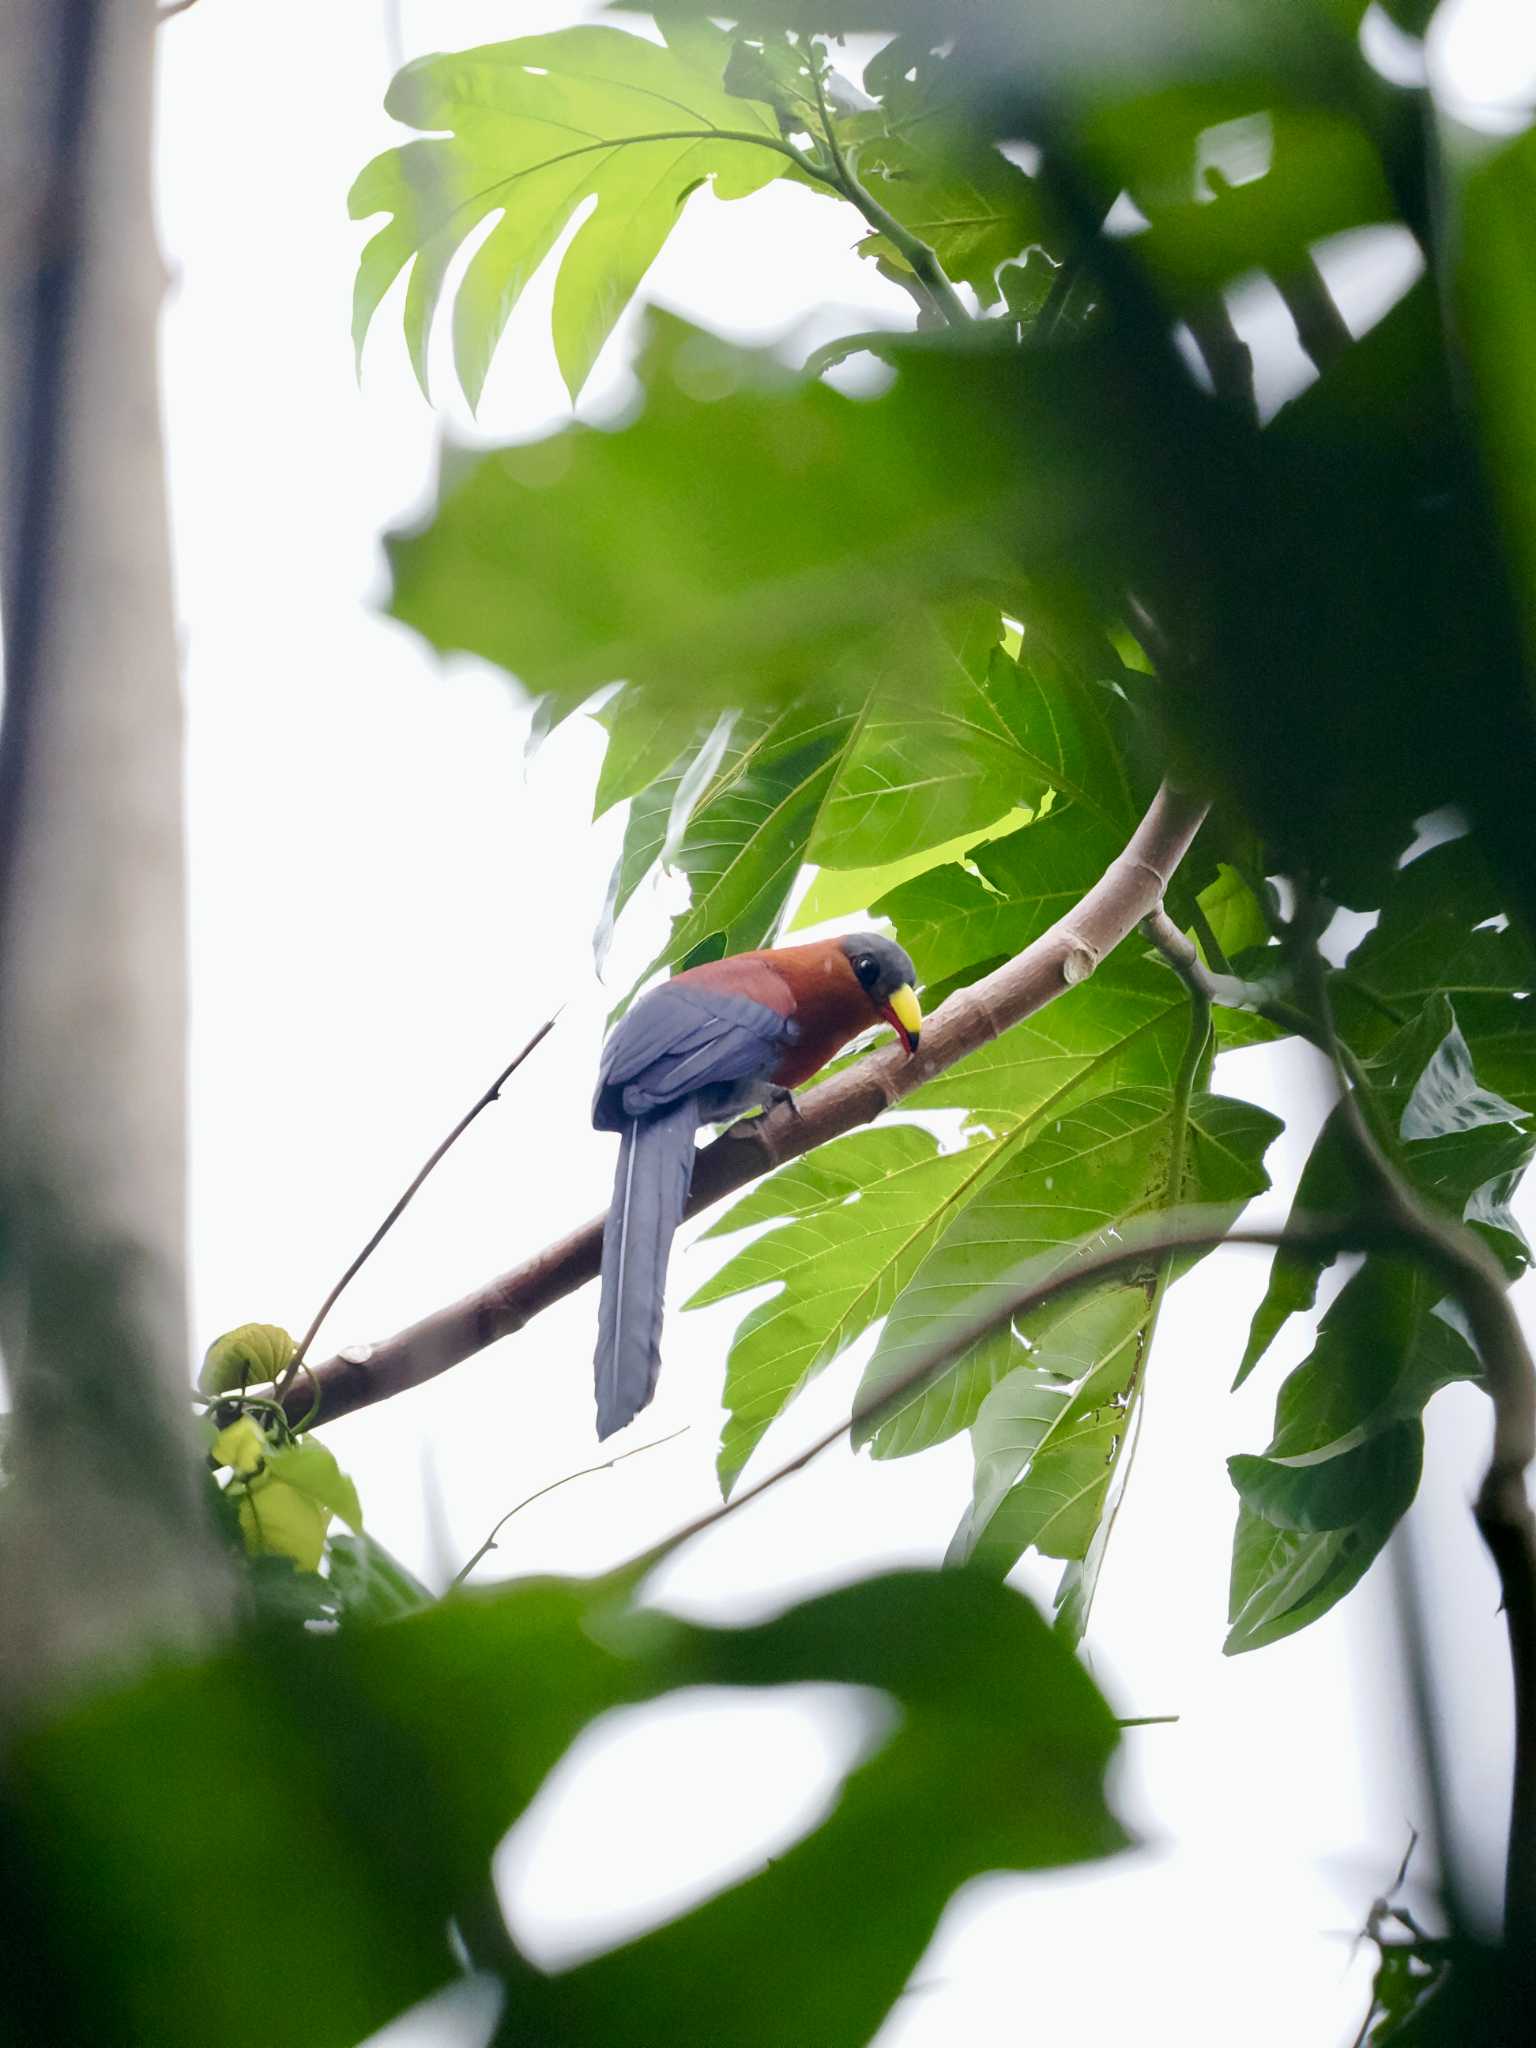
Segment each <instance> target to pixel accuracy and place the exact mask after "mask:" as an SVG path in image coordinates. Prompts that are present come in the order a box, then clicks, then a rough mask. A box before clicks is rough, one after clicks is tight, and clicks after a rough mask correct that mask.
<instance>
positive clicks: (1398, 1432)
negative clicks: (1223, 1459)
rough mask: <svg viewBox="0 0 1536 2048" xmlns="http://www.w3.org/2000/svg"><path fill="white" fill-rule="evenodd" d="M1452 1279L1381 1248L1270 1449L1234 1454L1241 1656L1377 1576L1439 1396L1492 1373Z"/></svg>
mask: <svg viewBox="0 0 1536 2048" xmlns="http://www.w3.org/2000/svg"><path fill="white" fill-rule="evenodd" d="M1439 1292H1440V1283H1439V1282H1438V1280H1436V1279H1434V1278H1432V1277H1431V1276H1430V1275H1428V1274H1426V1273H1425V1272H1424V1270H1423V1269H1422V1267H1420V1266H1417V1265H1413V1264H1408V1263H1405V1262H1402V1261H1394V1260H1388V1259H1383V1258H1379V1257H1375V1256H1373V1257H1370V1258H1368V1259H1367V1260H1366V1262H1365V1264H1364V1265H1363V1266H1362V1267H1361V1268H1360V1270H1359V1272H1358V1273H1356V1274H1354V1275H1353V1276H1352V1277H1351V1279H1350V1280H1349V1281H1347V1282H1346V1284H1345V1286H1344V1287H1343V1289H1342V1290H1341V1291H1340V1293H1339V1296H1338V1298H1337V1300H1335V1301H1334V1302H1333V1303H1332V1304H1331V1305H1330V1306H1329V1308H1328V1310H1327V1311H1326V1313H1325V1314H1324V1316H1323V1318H1322V1320H1321V1322H1320V1323H1319V1325H1318V1332H1317V1341H1316V1343H1315V1345H1314V1346H1313V1349H1312V1351H1311V1353H1310V1354H1309V1356H1308V1357H1307V1358H1306V1359H1305V1360H1304V1361H1303V1363H1302V1364H1301V1365H1299V1366H1297V1367H1296V1369H1295V1371H1294V1372H1292V1373H1291V1374H1289V1375H1288V1377H1287V1378H1286V1380H1285V1382H1284V1384H1283V1385H1282V1387H1281V1389H1280V1395H1279V1399H1278V1401H1277V1403H1276V1409H1275V1431H1274V1436H1273V1438H1272V1440H1271V1442H1270V1444H1269V1447H1268V1449H1267V1450H1266V1451H1265V1453H1264V1455H1263V1456H1262V1457H1249V1456H1240V1457H1237V1458H1233V1459H1231V1460H1229V1461H1228V1464H1229V1470H1230V1471H1231V1474H1232V1481H1233V1484H1234V1486H1235V1487H1236V1488H1237V1491H1238V1494H1239V1496H1240V1500H1241V1506H1240V1508H1239V1511H1238V1525H1237V1535H1236V1538H1235V1541H1234V1545H1233V1554H1232V1584H1231V1599H1230V1620H1231V1623H1232V1628H1231V1633H1230V1634H1229V1636H1228V1639H1227V1645H1226V1647H1227V1650H1228V1653H1229V1654H1232V1653H1235V1652H1237V1651H1240V1650H1249V1649H1257V1648H1259V1647H1260V1646H1261V1645H1263V1644H1265V1643H1271V1642H1276V1641H1278V1640H1279V1639H1280V1637H1282V1636H1285V1635H1290V1634H1292V1633H1293V1632H1294V1631H1295V1630H1297V1629H1299V1628H1303V1627H1305V1626H1306V1624H1307V1623H1308V1622H1310V1621H1315V1620H1316V1619H1317V1617H1318V1616H1319V1615H1321V1614H1324V1613H1326V1612H1327V1611H1328V1609H1329V1608H1330V1607H1332V1606H1333V1605H1334V1604H1335V1602H1337V1601H1338V1600H1340V1599H1342V1598H1343V1596H1344V1594H1345V1593H1347V1592H1348V1591H1349V1590H1350V1589H1351V1587H1353V1586H1354V1585H1355V1584H1356V1583H1357V1582H1358V1581H1359V1580H1360V1579H1361V1578H1362V1577H1363V1576H1364V1574H1365V1572H1366V1571H1367V1569H1368V1568H1369V1566H1370V1564H1371V1563H1372V1561H1373V1559H1374V1558H1375V1557H1376V1555H1377V1554H1378V1552H1379V1551H1380V1549H1381V1547H1382V1545H1383V1544H1384V1543H1385V1542H1386V1540H1387V1537H1388V1536H1389V1535H1390V1534H1391V1532H1392V1529H1393V1527H1394V1526H1395V1524H1396V1522H1397V1520H1398V1518H1399V1516H1400V1515H1401V1514H1402V1513H1403V1512H1404V1511H1405V1510H1406V1508H1407V1507H1408V1505H1409V1503H1410V1502H1411V1501H1412V1499H1413V1495H1414V1492H1415V1490H1416V1488H1417V1485H1418V1471H1419V1461H1420V1457H1421V1454H1422V1442H1423V1432H1422V1428H1421V1424H1420V1417H1421V1415H1422V1413H1423V1410H1424V1407H1425V1404H1426V1403H1427V1402H1428V1401H1429V1399H1430V1398H1431V1396H1432V1395H1434V1394H1435V1393H1436V1392H1437V1391H1438V1390H1439V1389H1440V1388H1441V1387H1443V1386H1448V1385H1450V1384H1451V1383H1452V1382H1453V1381H1455V1380H1459V1379H1473V1378H1476V1377H1477V1374H1478V1364H1477V1359H1476V1355H1475V1354H1474V1352H1473V1351H1472V1349H1471V1346H1470V1345H1469V1344H1468V1343H1467V1341H1466V1339H1465V1337H1464V1336H1463V1334H1462V1333H1461V1331H1460V1329H1459V1328H1458V1327H1457V1324H1456V1321H1455V1319H1454V1318H1453V1317H1451V1316H1449V1315H1447V1314H1445V1313H1443V1312H1437V1308H1436V1297H1437V1296H1438V1294H1439Z"/></svg>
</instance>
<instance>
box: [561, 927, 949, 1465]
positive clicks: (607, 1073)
mask: <svg viewBox="0 0 1536 2048" xmlns="http://www.w3.org/2000/svg"><path fill="white" fill-rule="evenodd" d="M916 982H917V973H916V969H915V968H914V967H913V965H912V962H911V959H910V958H909V957H908V955H907V954H906V953H904V952H903V951H902V949H901V947H900V946H898V945H897V944H896V943H895V941H894V940H892V939H888V938H884V937H882V936H881V935H880V934H879V933H877V932H854V933H852V934H849V935H846V936H843V937H840V938H832V939H818V940H816V941H814V942H813V943H812V944H810V945H805V946H777V947H772V948H765V949H763V950H761V951H758V952H752V953H736V954H732V955H730V956H729V957H728V958H726V959H724V960H710V961H706V962H704V963H703V964H702V965H700V966H698V967H689V968H685V969H684V970H683V972H682V973H681V974H675V975H673V977H672V978H671V980H670V981H666V982H663V983H662V984H661V985H660V986H659V987H657V988H654V989H651V990H650V991H649V992H648V993H647V994H645V995H643V996H641V998H640V999H639V1001H638V1002H637V1003H635V1004H634V1006H633V1007H632V1008H631V1009H630V1010H628V1011H627V1012H626V1013H625V1015H624V1016H623V1017H622V1018H621V1019H620V1020H619V1022H618V1023H617V1024H616V1025H615V1026H614V1028H613V1030H612V1031H611V1032H610V1033H609V1034H608V1038H607V1040H606V1042H605V1043H604V1046H603V1051H602V1058H601V1061H600V1063H599V1067H598V1077H597V1092H596V1094H595V1096H594V1097H593V1102H592V1122H593V1125H594V1127H595V1128H596V1129H597V1130H600V1131H618V1132H619V1133H620V1134H621V1142H620V1145H619V1161H618V1170H617V1172H616V1173H615V1175H614V1183H613V1200H612V1202H611V1203H610V1204H609V1208H608V1214H607V1217H606V1219H605V1221H604V1224H603V1261H602V1297H601V1301H600V1304H599V1307H598V1320H597V1350H596V1353H595V1354H594V1365H595V1368H596V1381H597V1434H598V1437H599V1438H600V1439H601V1438H603V1437H608V1436H612V1435H613V1433H614V1431H615V1430H620V1429H622V1428H623V1427H624V1426H625V1424H626V1423H628V1422H631V1421H633V1419H634V1418H635V1416H636V1415H638V1414H639V1412H640V1410H641V1409H642V1408H644V1407H645V1406H646V1404H647V1403H648V1402H649V1400H650V1398H651V1396H652V1395H653V1394H654V1393H655V1391H656V1374H657V1370H658V1368H659V1365H660V1361H661V1311H662V1295H663V1291H664V1289H665V1286H666V1278H667V1257H668V1254H669V1252H670V1250H671V1248H672V1239H673V1236H674V1235H675V1233H676V1231H677V1227H678V1225H679V1224H680V1223H681V1222H682V1220H683V1210H684V1207H685V1206H686V1204H687V1200H688V1189H689V1185H690V1183H691V1182H692V1179H693V1162H694V1157H695V1152H694V1138H695V1135H696V1134H697V1132H698V1129H699V1126H700V1125H701V1124H704V1123H718V1122H723V1121H724V1120H725V1119H727V1118H729V1117H734V1116H739V1115H740V1114H741V1112H742V1111H743V1110H747V1109H753V1108H759V1107H762V1108H768V1107H772V1106H773V1105H774V1104H776V1103H779V1102H783V1101H785V1100H788V1101H790V1102H793V1090H794V1088H795V1087H796V1085H797V1084H798V1083H799V1082H801V1081H807V1080H809V1079H810V1077H811V1075H812V1074H816V1073H819V1072H820V1071H821V1069H822V1068H823V1067H824V1066H825V1065H826V1063H827V1061H828V1060H829V1059H831V1058H832V1056H833V1055H834V1054H835V1053H837V1052H839V1051H840V1050H841V1049H842V1047H843V1046H845V1045H846V1044H847V1043H848V1041H849V1039H851V1038H854V1037H856V1036H857V1034H858V1033H859V1032H860V1031H862V1030H864V1029H865V1028H866V1027H867V1026H868V1025H870V1024H872V1023H875V1022H877V1021H878V1020H880V1019H882V1018H883V1019H884V1020H885V1021H886V1022H887V1023H889V1024H891V1025H892V1026H893V1027H894V1028H895V1030H896V1032H897V1034H898V1036H899V1037H900V1039H901V1041H902V1043H903V1044H904V1045H905V1047H906V1050H907V1055H908V1057H909V1058H910V1057H911V1056H912V1054H913V1053H915V1052H916V1051H917V1047H918V1039H919V1036H920V1034H921V1032H922V1026H923V1013H922V1010H921V1008H920V1007H919V1004H918V1000H917V992H916Z"/></svg>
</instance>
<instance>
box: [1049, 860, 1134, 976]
mask: <svg viewBox="0 0 1536 2048" xmlns="http://www.w3.org/2000/svg"><path fill="white" fill-rule="evenodd" d="M1140 865H1141V863H1140V862H1137V866H1140ZM1061 936H1062V937H1063V938H1064V939H1065V940H1066V942H1067V950H1066V952H1065V953H1064V954H1063V955H1062V958H1061V978H1062V980H1063V981H1064V982H1065V983H1066V985H1067V987H1068V988H1076V987H1077V986H1078V985H1079V983H1081V982H1085V981H1086V980H1087V979H1088V977H1089V975H1090V974H1092V972H1093V970H1094V969H1095V968H1096V967H1097V966H1098V964H1099V952H1098V948H1097V947H1096V946H1090V945H1089V943H1088V941H1087V940H1086V939H1085V938H1084V937H1083V936H1082V934H1081V933H1079V932H1074V931H1064V932H1063V933H1062V934H1061Z"/></svg>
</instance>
